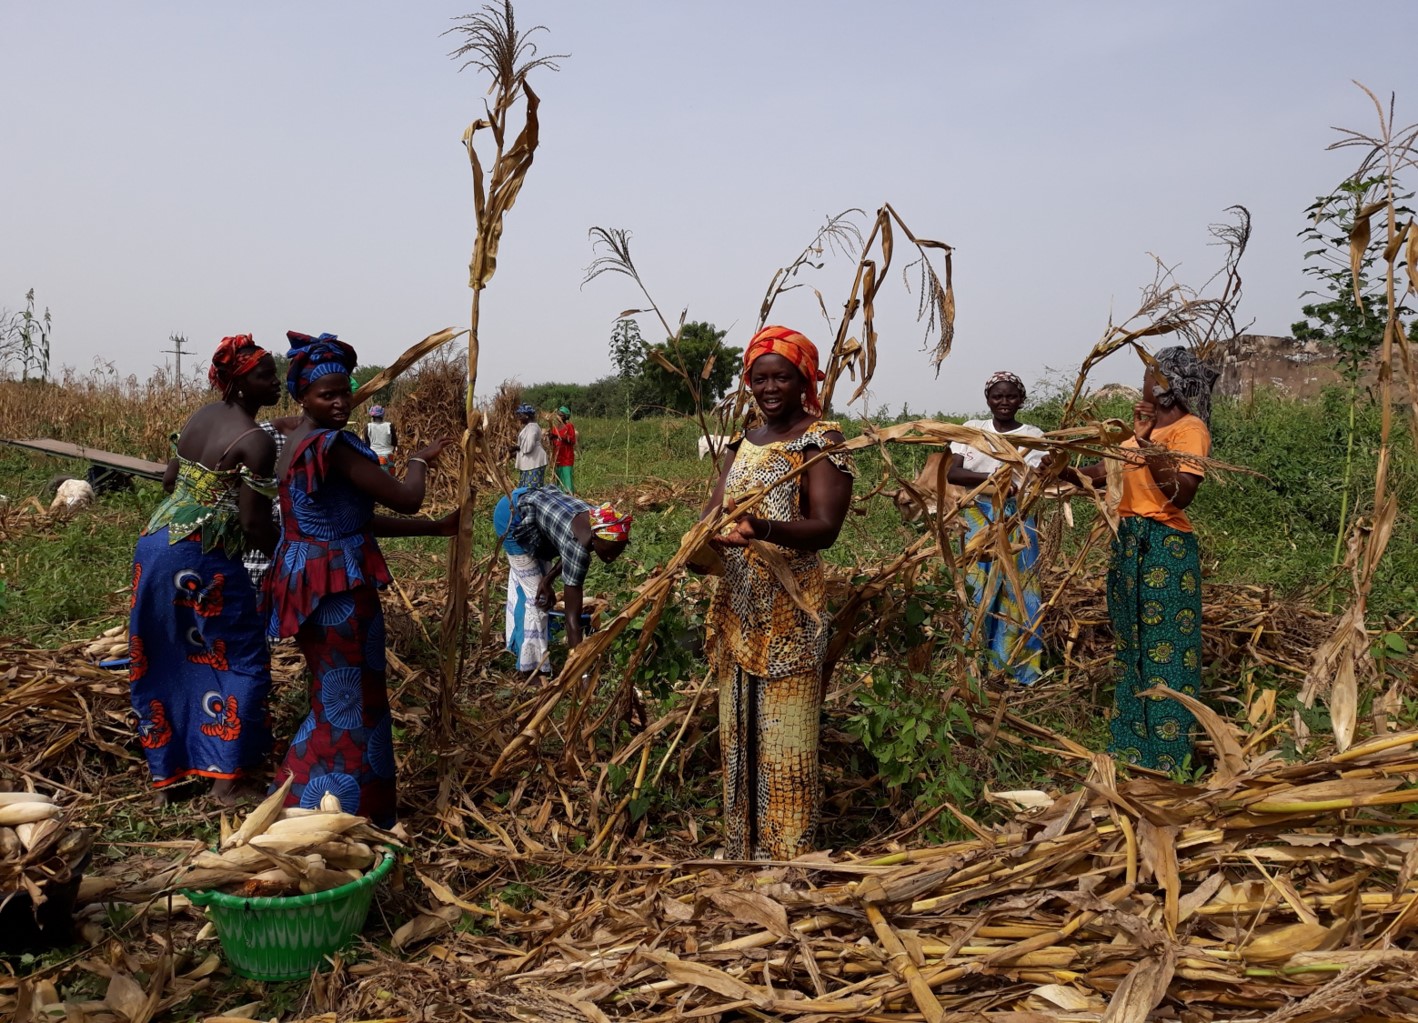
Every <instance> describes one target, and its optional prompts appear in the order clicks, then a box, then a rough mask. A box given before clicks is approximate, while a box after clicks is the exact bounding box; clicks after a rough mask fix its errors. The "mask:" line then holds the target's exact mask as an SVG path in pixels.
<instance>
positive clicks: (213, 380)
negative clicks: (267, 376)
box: [207, 334, 266, 398]
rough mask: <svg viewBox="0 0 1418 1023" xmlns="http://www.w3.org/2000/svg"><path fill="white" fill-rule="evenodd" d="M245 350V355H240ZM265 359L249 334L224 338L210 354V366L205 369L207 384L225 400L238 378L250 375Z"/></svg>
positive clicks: (262, 352) (261, 349) (264, 354)
mask: <svg viewBox="0 0 1418 1023" xmlns="http://www.w3.org/2000/svg"><path fill="white" fill-rule="evenodd" d="M243 350H246V354H245V355H243V354H241V353H242V351H243ZM265 357H266V349H264V348H262V347H260V346H259V345H257V344H256V342H255V341H253V340H252V339H251V335H250V334H234V335H232V336H231V337H224V338H222V340H221V343H220V344H219V345H217V350H216V351H215V352H213V353H212V365H211V366H210V367H209V368H208V369H207V382H208V383H210V384H211V385H212V389H213V390H216V391H221V392H222V397H223V398H225V397H226V396H227V393H228V392H229V391H230V390H231V385H232V384H234V383H236V380H237V378H238V377H244V376H246V374H248V373H250V372H251V371H252V370H253V369H255V368H256V366H257V365H258V364H259V363H260V361H261V360H262V359H264V358H265Z"/></svg>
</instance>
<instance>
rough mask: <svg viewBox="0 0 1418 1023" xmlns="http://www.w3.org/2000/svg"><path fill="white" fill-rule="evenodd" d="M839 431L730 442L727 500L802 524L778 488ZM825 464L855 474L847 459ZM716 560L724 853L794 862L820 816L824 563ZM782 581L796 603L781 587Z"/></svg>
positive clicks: (791, 554)
mask: <svg viewBox="0 0 1418 1023" xmlns="http://www.w3.org/2000/svg"><path fill="white" fill-rule="evenodd" d="M838 429H839V427H838V425H837V424H836V423H833V422H822V421H818V422H815V423H813V424H811V425H810V426H809V427H808V429H807V430H806V431H804V433H803V435H802V436H801V437H798V438H796V439H794V440H790V441H776V442H774V443H771V444H767V445H763V446H759V445H757V444H754V443H752V442H751V441H749V440H747V439H746V438H739V439H737V440H736V441H735V442H734V444H731V445H730V447H731V449H733V450H734V461H733V464H732V465H731V467H730V469H729V473H728V476H727V477H726V478H725V486H724V494H725V496H726V497H732V498H735V499H740V500H741V499H743V498H746V497H748V496H749V495H750V494H753V493H756V492H758V491H760V490H762V489H764V488H767V487H771V488H772V489H771V490H770V491H769V493H768V495H767V496H766V497H765V498H764V499H763V501H762V502H761V503H760V504H759V505H758V507H757V511H756V516H757V517H758V518H763V519H768V520H770V521H773V522H793V521H796V520H799V519H801V518H802V517H803V515H802V491H801V487H800V482H801V479H802V477H800V476H799V477H794V478H792V479H786V480H785V479H784V477H786V476H788V475H789V474H791V473H792V472H794V471H795V470H797V469H798V468H800V467H801V466H802V465H803V463H804V462H805V461H807V460H808V459H809V458H811V457H812V456H813V455H815V454H816V453H817V452H818V450H819V449H822V448H826V447H828V446H830V444H831V443H832V441H831V440H829V439H828V436H827V435H828V434H829V433H831V432H833V431H837V430H838ZM828 458H829V460H830V461H831V462H832V464H833V465H834V466H836V467H837V469H838V470H840V471H841V472H844V473H846V474H847V475H848V476H855V475H856V472H855V469H854V468H853V466H852V462H851V458H850V456H848V455H847V454H845V453H840V454H832V455H829V456H828ZM769 536H770V540H771V537H772V533H771V531H770V533H769ZM723 558H724V574H723V576H722V577H721V578H720V579H719V581H718V585H717V588H716V589H715V592H714V596H713V599H712V600H711V602H710V606H709V615H708V619H707V623H706V624H707V633H708V635H707V642H706V647H707V649H708V652H709V656H710V658H711V664H712V666H713V668H714V670H715V673H716V674H717V675H718V678H719V722H720V724H719V746H720V752H721V753H722V755H723V764H724V818H725V833H726V834H725V838H726V843H725V844H726V853H727V855H728V856H730V857H732V858H737V859H749V858H757V859H764V858H768V859H792V858H793V857H795V856H799V855H801V854H803V853H805V852H808V851H809V850H810V849H811V847H812V836H813V831H814V829H815V827H816V824H817V815H818V765H817V746H818V712H819V703H820V701H821V686H822V661H823V656H824V654H825V653H826V650H827V640H828V617H827V599H826V584H825V580H824V577H823V570H822V561H821V559H820V558H819V557H818V555H817V554H816V553H814V552H811V551H795V550H792V549H790V548H787V547H779V546H777V545H776V544H773V543H771V542H761V543H755V544H754V545H752V546H750V547H746V548H745V547H730V548H725V549H723ZM773 562H777V563H778V565H777V571H775V567H774V564H773ZM783 571H786V572H787V573H788V574H789V575H790V576H791V578H792V580H793V583H794V584H795V589H796V591H797V593H796V599H795V596H794V594H792V593H790V592H789V590H788V588H787V587H785V585H784V583H783V582H782V581H781V580H780V576H779V574H778V573H779V572H783Z"/></svg>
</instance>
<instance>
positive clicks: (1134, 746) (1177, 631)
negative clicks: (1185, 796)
mask: <svg viewBox="0 0 1418 1023" xmlns="http://www.w3.org/2000/svg"><path fill="white" fill-rule="evenodd" d="M1108 616H1109V617H1110V618H1111V619H1112V624H1113V635H1114V638H1115V642H1116V644H1117V654H1116V658H1115V661H1114V668H1115V672H1116V678H1117V688H1116V690H1115V691H1114V710H1113V717H1112V720H1111V722H1110V728H1111V731H1112V741H1111V742H1109V744H1108V752H1110V753H1112V754H1113V755H1114V756H1115V757H1117V758H1118V759H1119V760H1123V761H1126V762H1128V763H1132V764H1138V765H1140V766H1142V767H1150V768H1154V769H1155V770H1159V771H1168V772H1170V771H1174V770H1176V769H1177V768H1179V767H1181V766H1183V764H1185V763H1186V762H1187V760H1188V758H1189V757H1190V756H1191V753H1192V740H1191V733H1192V728H1193V726H1194V725H1195V724H1196V719H1195V718H1194V717H1193V716H1192V714H1191V712H1190V711H1188V710H1187V709H1186V708H1185V707H1183V706H1182V705H1181V704H1180V703H1178V702H1177V701H1176V700H1172V699H1169V698H1167V697H1165V696H1144V697H1139V696H1138V693H1140V692H1142V691H1143V690H1146V689H1151V688H1153V687H1157V686H1166V687H1168V688H1169V689H1175V690H1177V691H1178V692H1181V693H1186V694H1187V695H1188V696H1193V697H1197V696H1199V694H1200V692H1201V556H1200V554H1199V552H1198V549H1197V543H1196V536H1195V534H1192V533H1184V532H1182V531H1181V530H1178V529H1173V528H1172V527H1171V526H1167V525H1164V524H1163V523H1161V522H1157V521H1156V520H1154V519H1148V518H1142V517H1140V516H1128V517H1125V518H1124V519H1123V520H1122V522H1121V524H1120V526H1119V528H1118V535H1117V536H1116V537H1114V538H1113V560H1112V565H1111V566H1110V567H1109V569H1108Z"/></svg>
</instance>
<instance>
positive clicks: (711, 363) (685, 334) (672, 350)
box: [642, 322, 743, 414]
mask: <svg viewBox="0 0 1418 1023" xmlns="http://www.w3.org/2000/svg"><path fill="white" fill-rule="evenodd" d="M726 333H727V331H723V330H719V329H717V328H716V327H715V326H714V325H713V324H712V323H702V322H696V323H686V324H685V325H684V329H683V330H682V331H680V336H679V342H678V344H675V343H673V340H672V339H667V340H666V342H665V343H664V344H660V345H653V346H652V347H651V348H650V349H649V351H648V352H647V358H646V359H645V363H644V370H643V371H642V375H643V377H644V379H645V382H646V383H647V384H648V385H649V386H648V387H647V388H646V390H647V393H648V394H649V395H650V396H651V397H650V400H651V401H652V402H653V403H654V404H656V405H659V406H662V407H664V408H666V409H669V410H671V411H674V412H683V413H685V414H689V413H692V412H693V411H694V393H693V391H692V390H691V388H690V383H689V381H690V380H693V381H694V382H695V384H696V386H697V387H698V388H699V392H700V400H701V402H702V403H703V405H704V407H705V408H708V407H709V406H710V405H712V404H713V403H714V402H716V401H718V400H719V398H720V397H721V396H722V395H723V393H724V392H725V391H727V390H728V389H729V386H730V385H731V384H732V383H733V382H734V378H735V377H736V376H737V375H738V366H739V358H740V357H741V356H742V355H743V349H742V348H730V347H727V346H725V345H724V343H723V342H724V335H725V334H726ZM681 371H682V373H681Z"/></svg>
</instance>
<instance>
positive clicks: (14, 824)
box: [0, 792, 94, 907]
mask: <svg viewBox="0 0 1418 1023" xmlns="http://www.w3.org/2000/svg"><path fill="white" fill-rule="evenodd" d="M93 841H94V833H93V831H92V830H91V829H89V828H75V827H72V826H70V824H69V822H68V820H67V819H66V818H65V816H64V810H63V808H62V807H60V806H58V805H57V804H56V803H55V802H54V800H53V799H52V798H51V797H50V796H46V795H43V794H41V793H38V792H0V903H4V902H5V901H8V899H9V898H10V897H11V896H12V895H13V894H14V893H17V892H20V891H25V892H27V893H28V894H29V897H30V903H31V905H33V906H35V907H39V906H40V905H42V904H43V903H44V902H45V900H46V899H47V897H48V896H47V895H46V892H45V889H46V888H47V887H48V886H49V885H51V884H64V883H66V882H68V881H69V880H70V879H71V878H72V877H73V876H74V874H75V872H77V871H78V870H80V869H82V863H83V860H84V858H85V857H86V856H87V855H88V852H89V849H90V847H91V846H92V845H93Z"/></svg>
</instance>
